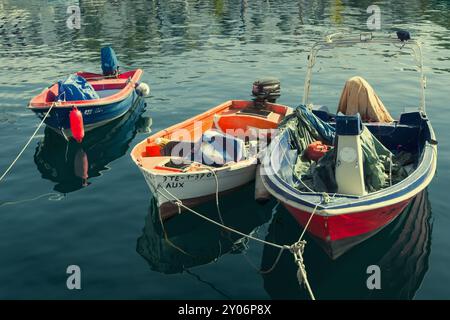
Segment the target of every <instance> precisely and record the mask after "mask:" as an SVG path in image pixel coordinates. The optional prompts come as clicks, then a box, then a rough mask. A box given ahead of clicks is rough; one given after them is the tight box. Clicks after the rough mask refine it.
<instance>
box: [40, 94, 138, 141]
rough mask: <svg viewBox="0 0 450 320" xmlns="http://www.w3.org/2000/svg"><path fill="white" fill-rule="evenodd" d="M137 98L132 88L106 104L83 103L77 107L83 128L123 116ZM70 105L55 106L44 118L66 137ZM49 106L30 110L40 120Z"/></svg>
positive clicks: (68, 127) (90, 127) (67, 135)
mask: <svg viewBox="0 0 450 320" xmlns="http://www.w3.org/2000/svg"><path fill="white" fill-rule="evenodd" d="M137 98H138V95H137V93H136V92H135V91H134V90H133V91H131V92H130V93H129V95H128V96H126V97H125V98H124V99H123V100H121V101H118V102H114V103H111V104H106V105H100V106H99V105H97V104H93V105H89V104H87V105H86V104H85V105H83V107H82V108H79V110H80V111H81V113H82V115H83V124H84V130H85V131H86V132H87V131H90V130H92V129H95V128H97V127H100V126H102V125H105V124H107V123H109V122H111V121H113V120H115V119H118V118H120V117H121V116H123V115H124V114H125V113H127V111H128V110H129V109H130V108H131V106H132V105H133V103H134V102H135V101H136V99H137ZM76 106H77V105H73V106H71V107H55V108H53V109H52V110H51V111H50V114H49V115H48V116H47V118H46V119H45V122H44V123H45V124H46V125H47V126H48V127H50V128H52V129H53V130H55V131H56V132H58V133H61V134H62V135H64V136H66V137H71V136H72V132H71V130H70V122H69V113H70V111H72V109H73V107H76ZM48 110H49V108H34V109H32V111H33V112H34V113H35V114H36V115H37V116H38V117H39V118H40V119H41V120H42V119H43V118H44V116H45V114H46V113H47V112H48Z"/></svg>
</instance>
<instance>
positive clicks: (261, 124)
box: [131, 79, 292, 219]
mask: <svg viewBox="0 0 450 320" xmlns="http://www.w3.org/2000/svg"><path fill="white" fill-rule="evenodd" d="M279 92H280V85H279V82H278V81H277V80H273V79H272V80H263V81H257V82H255V83H254V86H253V94H254V96H255V100H253V101H242V100H230V101H227V102H224V103H222V104H220V105H218V106H216V107H214V108H212V109H210V110H208V111H206V112H204V113H202V114H199V115H197V116H195V117H193V118H191V119H188V120H186V121H183V122H181V123H178V124H176V125H173V126H171V127H169V128H167V129H165V130H162V131H160V132H158V133H156V134H154V135H152V136H150V137H149V138H147V139H145V140H143V141H142V142H140V143H139V144H138V145H136V146H135V148H134V149H133V150H132V152H131V157H132V159H133V161H134V162H135V164H136V165H137V166H138V167H139V169H140V170H141V172H142V174H143V175H144V177H145V180H146V181H147V184H148V186H149V188H150V190H151V192H152V194H153V196H154V197H156V199H157V204H158V207H159V210H160V213H161V216H162V218H163V219H166V218H168V217H170V216H172V215H174V214H175V213H177V212H178V211H179V210H180V209H182V208H180V207H179V206H178V205H177V203H179V201H181V202H182V203H183V204H184V205H186V206H188V207H193V206H195V205H198V204H200V203H202V202H205V201H207V200H210V199H213V198H214V197H215V196H216V195H217V194H220V193H223V192H229V191H232V190H235V189H236V188H239V187H241V186H243V185H245V184H247V183H248V182H250V181H252V180H253V179H254V178H255V172H256V166H257V159H258V155H259V152H260V149H262V148H263V147H264V145H266V144H267V143H268V142H269V141H270V138H271V134H272V130H274V129H276V128H277V127H278V124H279V123H280V121H282V120H283V119H284V117H285V116H286V114H287V113H289V112H290V111H291V110H292V109H290V108H289V107H287V106H284V105H280V104H277V103H275V101H276V98H278V97H279ZM258 148H260V149H258Z"/></svg>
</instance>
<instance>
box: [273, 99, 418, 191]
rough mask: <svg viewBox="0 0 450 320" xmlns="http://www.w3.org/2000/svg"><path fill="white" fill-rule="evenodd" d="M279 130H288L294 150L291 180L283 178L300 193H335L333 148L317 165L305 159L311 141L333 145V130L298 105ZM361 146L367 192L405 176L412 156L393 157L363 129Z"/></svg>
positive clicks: (291, 147)
mask: <svg viewBox="0 0 450 320" xmlns="http://www.w3.org/2000/svg"><path fill="white" fill-rule="evenodd" d="M280 130H282V131H285V130H286V131H287V132H288V135H289V139H288V140H289V143H290V146H289V148H290V149H294V150H297V155H296V159H295V161H293V162H292V165H293V167H292V168H291V169H288V170H286V169H284V170H283V175H284V176H285V177H286V174H287V173H286V172H291V173H292V177H286V178H287V179H285V180H286V181H289V183H291V184H292V185H293V186H294V187H296V188H298V189H299V190H301V191H314V192H328V193H335V192H337V183H336V179H335V166H336V149H335V148H331V150H330V151H328V152H327V153H326V154H325V155H324V156H323V157H322V158H320V159H319V160H318V161H317V162H315V161H311V160H309V159H308V157H307V156H306V152H305V151H306V149H307V147H308V145H309V144H311V143H312V142H314V141H317V140H319V141H322V142H323V143H325V144H328V145H333V144H334V140H335V128H334V127H333V126H331V125H330V124H329V123H326V122H324V121H322V120H321V119H319V118H318V117H316V116H315V115H314V114H313V113H312V112H311V111H310V110H309V109H308V108H307V107H305V106H299V107H298V108H297V109H296V110H295V111H294V112H293V113H292V114H291V115H290V116H288V117H287V118H286V119H285V120H284V121H283V123H281V124H280ZM360 138H361V146H362V152H363V162H364V181H365V186H366V190H367V191H368V192H374V191H377V190H380V189H382V188H385V187H388V186H390V185H393V184H396V183H398V182H399V181H401V180H403V179H404V178H406V177H407V176H408V172H407V170H406V169H405V166H407V165H409V164H411V163H412V162H413V155H412V154H410V153H407V152H404V151H401V152H399V153H397V154H393V153H392V152H391V151H389V150H388V149H387V148H385V147H384V146H383V144H382V143H381V142H380V141H378V139H377V138H376V137H375V136H374V135H373V134H372V133H371V132H370V131H369V130H368V129H367V128H366V127H364V129H363V131H362V134H361V136H360Z"/></svg>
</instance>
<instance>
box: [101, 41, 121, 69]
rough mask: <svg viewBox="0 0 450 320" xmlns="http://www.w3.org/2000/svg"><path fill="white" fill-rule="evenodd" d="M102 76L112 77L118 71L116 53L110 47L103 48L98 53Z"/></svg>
mask: <svg viewBox="0 0 450 320" xmlns="http://www.w3.org/2000/svg"><path fill="white" fill-rule="evenodd" d="M100 54H101V59H102V70H103V75H104V76H110V75H114V74H116V73H117V72H118V71H119V62H118V61H117V57H116V53H115V52H114V50H113V48H111V47H103V48H102V49H101V51H100Z"/></svg>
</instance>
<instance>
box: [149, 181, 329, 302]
mask: <svg viewBox="0 0 450 320" xmlns="http://www.w3.org/2000/svg"><path fill="white" fill-rule="evenodd" d="M160 188H161V189H163V190H164V191H165V192H167V194H169V196H171V197H172V199H170V198H169V197H168V196H166V195H164V194H163V193H162V192H159V193H160V195H162V196H163V197H164V198H165V199H166V200H168V201H170V202H174V203H175V204H176V205H177V206H178V209H179V212H181V207H182V208H184V209H185V210H187V211H189V212H191V213H193V214H195V215H196V216H198V217H200V218H202V219H205V220H206V221H208V222H211V223H212V224H215V225H217V226H219V227H221V228H223V229H225V230H228V231H230V232H234V233H236V234H238V235H241V236H242V237H245V238H248V239H251V240H254V241H257V242H260V243H263V244H266V245H268V246H272V247H275V248H278V249H280V252H279V253H278V256H277V258H276V259H275V263H274V264H273V265H272V267H271V268H270V269H269V270H266V271H263V272H264V273H268V272H271V271H272V270H273V269H274V268H275V266H276V265H277V264H278V261H279V260H280V258H281V255H282V252H283V251H284V250H287V249H288V250H289V251H291V253H292V254H293V255H294V259H295V263H296V264H297V266H298V268H299V270H298V272H297V279H298V281H299V284H300V285H301V284H304V286H305V287H306V289H307V291H308V294H309V296H310V298H311V300H316V298H315V296H314V293H313V291H312V289H311V285H310V284H309V281H308V276H307V274H306V267H305V264H304V259H303V253H304V250H305V245H306V241H305V240H302V239H303V236H304V235H305V232H306V230H307V228H308V226H309V224H310V222H311V220H312V217H313V216H314V215H315V213H316V211H317V208H318V206H319V205H320V204H321V203H323V202H328V201H330V197H329V196H328V194H326V193H324V194H322V196H323V200H322V201H320V202H318V203H317V204H316V206H315V207H314V210H313V212H312V213H311V215H310V217H309V219H308V222H307V223H306V225H305V227H304V229H303V232H302V234H301V235H300V237H299V240H298V241H297V242H296V243H294V244H292V245H279V244H276V243H273V242H268V241H265V240H262V239H259V238H256V237H253V236H252V235H249V234H245V233H243V232H240V231H238V230H235V229H233V228H230V227H228V226H226V225H224V224H223V223H219V222H217V221H215V220H212V219H210V218H208V217H206V216H204V215H202V214H200V213H198V212H197V211H195V210H193V209H191V208H189V207H187V206H185V205H184V204H183V202H182V201H181V200H180V199H178V198H177V197H176V196H175V195H173V194H172V193H171V192H170V191H169V190H167V189H166V188H164V187H163V186H162V185H161V184H159V185H158V188H157V190H158V189H160ZM335 195H336V194H334V195H333V197H334V196H335ZM217 198H218V197H217ZM217 198H216V199H217ZM217 203H218V201H217Z"/></svg>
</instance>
